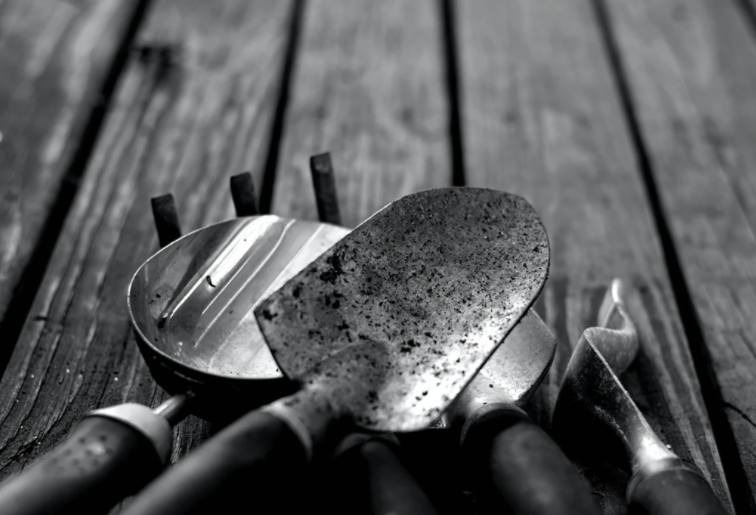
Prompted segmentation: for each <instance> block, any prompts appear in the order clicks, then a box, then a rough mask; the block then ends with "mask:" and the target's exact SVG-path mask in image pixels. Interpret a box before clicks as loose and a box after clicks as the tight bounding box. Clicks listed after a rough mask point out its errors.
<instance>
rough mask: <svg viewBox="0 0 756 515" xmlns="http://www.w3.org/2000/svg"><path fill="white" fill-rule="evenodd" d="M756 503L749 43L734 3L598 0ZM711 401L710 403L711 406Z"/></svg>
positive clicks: (753, 60)
mask: <svg viewBox="0 0 756 515" xmlns="http://www.w3.org/2000/svg"><path fill="white" fill-rule="evenodd" d="M608 12H609V13H610V19H611V20H612V23H611V26H612V27H613V28H614V30H615V33H616V38H617V43H618V48H619V50H620V55H621V58H622V62H623V63H624V65H625V69H626V72H627V75H628V83H629V87H630V92H631V97H632V99H633V104H634V106H635V108H636V113H637V118H638V122H639V126H640V128H641V132H642V139H643V143H644V145H645V147H646V149H647V152H648V155H649V161H650V165H651V167H652V171H653V176H654V178H655V182H656V184H657V186H658V191H659V195H660V199H661V203H662V206H663V208H664V212H665V215H666V217H665V218H666V220H667V222H668V225H669V228H670V231H671V233H672V237H673V240H674V242H675V244H676V247H677V249H678V257H679V260H680V264H681V268H682V272H683V274H684V276H685V279H686V283H687V285H688V288H689V290H690V294H691V298H692V301H693V304H694V306H695V308H696V314H697V318H698V321H699V323H700V325H701V328H702V331H703V334H704V340H705V344H706V346H707V348H708V352H709V354H710V355H711V358H712V365H713V367H714V371H715V372H716V378H717V380H718V383H719V386H720V387H721V392H722V396H723V398H724V407H723V408H724V409H725V411H726V413H727V416H728V419H729V423H730V425H731V427H732V430H733V432H734V435H735V440H736V443H737V447H738V450H739V455H740V460H741V461H742V463H743V466H744V469H745V473H746V476H747V478H748V483H749V484H750V488H749V489H748V490H749V492H743V494H746V495H750V497H751V499H750V502H751V510H754V507H755V506H756V454H755V453H754V451H755V450H756V423H755V422H754V421H756V396H754V394H753V391H754V384H756V317H754V314H756V236H755V231H756V148H754V142H753V137H754V134H755V133H756V102H754V99H755V98H756V96H755V95H754V93H756V45H754V33H753V31H754V27H752V26H749V20H748V19H746V18H744V17H743V12H742V11H741V10H740V9H738V8H737V6H736V5H735V3H734V2H716V3H712V2H707V1H701V0H690V1H687V2H675V1H672V0H661V1H655V2H652V1H648V0H639V1H637V2H632V5H630V4H628V3H627V2H622V1H611V2H609V3H608ZM721 408H722V407H720V409H721Z"/></svg>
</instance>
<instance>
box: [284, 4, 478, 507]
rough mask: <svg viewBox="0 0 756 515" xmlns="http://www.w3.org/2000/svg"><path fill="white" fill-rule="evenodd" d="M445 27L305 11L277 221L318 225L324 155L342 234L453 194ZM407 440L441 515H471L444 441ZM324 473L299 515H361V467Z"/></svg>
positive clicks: (413, 14)
mask: <svg viewBox="0 0 756 515" xmlns="http://www.w3.org/2000/svg"><path fill="white" fill-rule="evenodd" d="M441 26H442V21H441V13H440V9H438V6H437V3H436V2H435V1H434V0H422V1H419V0H403V1H397V0H392V1H382V2H374V1H372V0H360V1H355V0H336V1H334V0H329V1H321V0H310V1H309V2H308V3H307V10H306V12H305V16H304V20H303V28H302V34H301V40H300V50H299V52H298V54H297V58H296V65H295V70H294V82H293V86H292V88H293V89H292V91H291V105H290V106H289V107H288V112H287V117H286V125H285V131H284V144H283V147H282V148H283V152H282V154H281V156H280V158H279V167H278V172H277V182H276V184H275V188H274V191H275V195H274V199H273V203H272V206H271V211H272V212H273V213H276V214H280V215H284V216H291V217H296V218H304V219H311V220H316V219H317V217H318V214H317V209H316V202H315V194H314V188H313V183H312V178H311V172H310V169H309V160H310V157H311V156H313V155H317V154H320V153H322V152H330V154H331V159H332V161H333V167H334V172H335V178H336V197H337V198H338V201H339V211H340V214H341V219H342V223H343V224H344V225H346V226H348V227H354V226H356V225H358V224H359V223H361V222H362V221H363V220H364V219H365V218H367V217H368V216H370V215H372V214H373V212H375V211H376V210H378V209H380V208H381V207H383V206H384V205H385V204H387V203H388V202H391V201H393V200H395V199H397V198H399V197H401V196H403V195H406V194H409V193H412V192H414V191H419V190H424V189H429V188H433V187H443V186H451V183H452V171H451V160H450V158H449V156H450V151H451V149H450V144H451V143H450V136H449V108H448V101H447V98H446V84H445V69H444V64H445V63H444V58H443V39H442V36H443V34H442V29H441ZM436 433H438V432H436ZM408 436H409V435H408ZM412 436H413V437H416V438H414V439H413V440H410V441H406V442H404V445H402V449H401V453H402V457H403V458H404V459H405V460H406V463H407V465H408V467H409V469H410V470H411V472H412V473H413V474H416V475H417V478H418V480H419V481H420V483H421V484H422V487H423V488H424V489H425V491H426V492H428V494H429V495H430V496H431V498H432V500H433V502H434V504H435V506H436V508H437V509H438V512H439V513H440V514H442V515H445V514H455V515H458V514H461V513H472V512H471V511H469V510H468V511H465V510H466V508H467V506H466V505H465V504H464V502H460V497H462V485H461V482H460V481H459V479H460V478H459V473H460V472H461V470H460V468H459V467H458V466H457V465H458V463H456V462H455V461H453V460H450V459H448V458H447V457H448V456H449V455H450V454H453V452H452V450H453V446H454V442H449V441H446V440H443V435H440V436H441V437H442V438H441V440H443V441H439V438H438V436H439V435H437V434H423V433H419V434H417V435H412ZM442 447H444V450H443V451H440V450H439V449H440V448H442ZM329 466H330V468H329V469H328V474H325V473H320V474H316V477H315V478H313V479H312V482H311V483H310V484H309V485H308V486H307V487H306V489H305V490H304V491H303V497H304V498H306V499H307V506H306V509H308V510H310V511H318V510H317V509H312V506H319V507H321V508H322V510H320V511H324V510H325V511H326V512H328V513H336V514H341V513H344V514H346V513H355V512H360V513H361V512H362V511H360V510H366V509H367V507H366V506H365V504H366V503H367V501H368V499H369V498H370V496H369V495H368V490H367V488H368V487H367V484H368V475H367V472H366V471H365V470H364V467H363V468H362V469H361V468H360V467H355V463H354V462H353V461H350V460H349V459H348V458H345V460H341V461H340V460H336V461H335V462H334V463H332V464H330V465H329ZM293 512H294V511H292V513H293Z"/></svg>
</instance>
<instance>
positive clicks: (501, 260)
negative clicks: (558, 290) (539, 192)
mask: <svg viewBox="0 0 756 515" xmlns="http://www.w3.org/2000/svg"><path fill="white" fill-rule="evenodd" d="M548 264H549V246H548V239H547V237H546V232H545V230H544V228H543V225H542V224H541V222H540V220H539V219H538V216H537V215H536V213H535V211H534V210H533V208H532V207H531V206H530V205H529V204H528V203H527V202H526V201H525V200H524V199H522V198H520V197H517V196H514V195H510V194H507V193H503V192H497V191H493V190H485V189H472V188H446V189H437V190H429V191H425V192H420V193H416V194H412V195H408V196H406V197H403V198H402V199H399V200H397V201H395V202H393V203H391V204H389V205H388V206H386V207H385V208H383V209H382V210H381V211H379V212H378V213H376V214H375V215H373V216H372V217H371V218H369V219H368V220H367V221H365V222H364V223H363V224H362V225H360V226H359V227H357V228H356V229H355V230H354V231H352V232H351V233H350V234H349V235H347V236H346V237H345V238H344V239H342V240H340V241H339V242H338V243H337V244H336V245H335V246H334V247H332V248H331V249H330V250H329V251H327V252H325V253H324V254H323V255H321V257H320V258H318V259H317V260H316V261H314V262H313V263H311V264H310V265H309V266H307V267H306V268H305V269H304V270H302V272H300V273H299V274H298V275H296V276H294V277H293V278H292V279H291V280H289V281H288V282H287V283H286V284H285V285H284V286H283V287H281V289H279V290H278V291H276V292H275V293H273V294H272V295H271V296H270V297H268V299H267V300H265V301H263V302H262V303H261V304H260V305H259V306H258V307H257V308H256V309H255V315H256V318H257V320H258V322H259V324H260V328H261V329H262V332H263V335H264V336H265V339H266V341H267V343H268V346H269V347H270V349H271V352H272V354H273V357H274V358H275V360H276V362H277V363H278V365H279V367H280V369H281V370H282V372H283V373H284V374H285V375H286V376H287V377H289V378H290V379H292V380H294V381H296V382H298V383H299V384H300V385H301V389H300V390H299V391H298V392H297V393H295V394H294V395H291V396H289V397H286V398H284V399H281V400H279V401H276V402H274V403H273V404H270V405H268V406H266V407H264V408H262V409H260V410H257V411H254V412H252V413H250V414H248V415H245V416H244V417H242V418H241V419H239V420H238V421H237V422H235V423H234V424H232V425H230V426H228V427H227V428H226V429H224V430H223V431H221V432H220V433H218V434H217V435H216V436H215V437H213V438H212V439H210V440H208V441H207V442H205V443H204V444H203V445H202V446H201V447H199V448H198V449H197V450H196V451H194V452H193V453H191V454H190V455H189V456H188V457H187V458H185V459H184V460H182V461H181V462H180V463H178V464H177V465H176V466H175V467H173V469H171V470H170V471H168V472H167V473H166V474H164V475H163V476H161V477H160V478H158V479H157V480H156V481H155V482H153V483H152V484H151V485H150V486H148V487H147V488H146V489H145V491H144V492H143V493H142V494H141V495H140V496H139V497H137V498H136V499H135V501H134V502H133V503H132V504H131V505H130V506H129V507H128V508H127V510H126V511H125V512H124V513H131V514H134V513H139V514H143V515H144V514H151V513H161V514H178V513H190V512H217V511H218V510H219V509H223V507H227V508H228V509H230V507H233V506H235V505H238V503H240V502H244V500H245V499H249V498H250V495H258V496H260V495H264V494H265V493H266V490H267V489H268V488H275V487H276V486H280V485H284V486H290V483H291V479H289V478H290V477H291V476H292V475H293V474H296V471H297V470H298V469H301V468H302V467H303V466H304V465H305V464H306V463H307V462H308V461H310V459H311V458H312V457H313V455H314V457H316V458H317V457H318V456H319V455H320V454H321V453H323V449H325V448H327V447H328V446H329V442H330V441H334V440H336V439H339V438H343V436H345V435H346V434H347V433H348V432H350V431H354V430H355V429H362V430H368V431H414V430H418V429H423V428H425V427H427V426H428V425H429V424H431V423H432V422H433V421H434V420H435V419H437V418H438V417H439V416H440V415H441V413H442V412H443V411H444V410H445V409H446V407H447V406H448V405H449V403H450V402H451V401H452V400H453V399H454V398H455V397H456V396H457V395H458V394H459V393H460V391H461V390H462V389H463V388H464V387H465V385H467V383H468V382H469V381H470V380H471V379H472V377H473V376H474V375H475V374H476V373H477V372H478V370H479V369H480V368H481V367H482V366H483V363H484V362H485V361H486V359H487V358H488V357H489V355H490V354H491V353H492V352H493V351H494V350H495V349H496V347H497V346H498V345H499V344H500V343H501V342H502V341H503V340H504V338H505V337H506V335H507V333H508V332H509V331H510V330H511V328H512V327H513V326H514V325H515V324H516V323H517V321H518V320H519V319H520V318H521V317H522V316H523V315H524V314H525V313H526V312H527V309H528V308H529V307H530V305H531V304H532V303H533V301H534V300H535V299H536V297H537V296H538V294H539V293H540V290H541V288H542V287H543V284H544V282H545V280H546V276H547V272H548ZM287 479H288V482H287Z"/></svg>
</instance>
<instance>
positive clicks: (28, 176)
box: [0, 0, 140, 369]
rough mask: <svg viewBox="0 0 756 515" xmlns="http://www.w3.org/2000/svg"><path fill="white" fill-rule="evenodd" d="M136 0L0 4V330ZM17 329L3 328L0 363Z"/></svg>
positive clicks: (21, 309)
mask: <svg viewBox="0 0 756 515" xmlns="http://www.w3.org/2000/svg"><path fill="white" fill-rule="evenodd" d="M138 5H139V3H138V2H131V1H124V0H105V1H99V0H85V1H82V2H77V3H76V4H74V3H71V2H58V1H54V0H12V1H5V2H2V3H0V70H2V72H0V184H1V185H2V187H1V188H0V241H2V244H0V322H1V323H2V326H1V327H2V329H3V330H4V331H5V332H10V333H17V331H18V325H17V324H16V322H15V320H9V319H6V313H7V312H8V310H9V309H11V303H14V304H15V303H16V302H18V303H19V305H18V306H16V305H14V306H13V308H14V311H13V312H12V315H11V318H13V317H19V316H20V317H21V318H23V316H25V314H26V313H25V309H28V302H24V300H22V298H21V297H23V294H22V291H21V289H20V288H21V287H22V286H23V287H25V288H26V289H27V293H28V296H29V297H31V295H33V291H32V290H33V289H34V285H33V284H29V283H34V282H35V280H34V279H35V276H36V275H39V274H42V273H43V270H42V269H39V267H41V266H44V263H38V264H36V266H37V268H38V269H35V270H29V271H27V267H29V266H30V261H31V259H32V255H33V253H34V252H35V249H36V248H37V247H40V246H41V247H44V246H47V245H49V244H50V243H49V242H47V241H41V239H40V238H41V237H42V232H43V230H44V229H45V223H46V221H47V218H48V216H50V211H51V210H52V209H53V206H54V205H55V204H56V200H57V198H58V196H59V195H61V194H62V193H64V192H61V187H62V185H63V180H64V177H66V176H67V175H71V176H72V177H75V176H76V175H77V173H78V172H80V169H77V168H76V166H77V163H75V160H76V153H77V149H78V148H79V146H80V145H81V144H82V143H83V142H82V138H83V136H84V134H85V129H86V128H87V125H88V123H89V122H90V119H91V116H92V115H93V113H94V112H95V110H96V108H97V107H98V105H99V103H100V102H101V100H102V98H101V93H102V92H103V87H104V85H105V82H106V78H107V76H108V72H109V70H110V69H111V66H113V64H114V62H115V56H116V54H117V52H118V50H119V48H120V45H121V41H122V39H124V35H125V34H127V31H128V28H129V24H130V22H131V20H132V18H133V17H134V15H135V13H138V12H140V11H139V10H138V9H137V7H138ZM63 215H65V213H57V216H63ZM54 216H55V215H54ZM55 221H56V220H55V219H54V218H53V224H54V223H55ZM53 232H54V231H53ZM56 236H57V234H51V235H48V237H52V238H55V237H56ZM25 273H26V274H27V275H24V274H25ZM24 280H26V283H25V284H23V281H24ZM10 326H13V327H12V328H11V327H10ZM16 336H17V334H6V339H5V341H4V342H3V348H2V349H0V369H1V368H2V366H3V365H4V364H5V359H7V357H8V356H9V355H10V352H11V351H12V348H13V344H14V343H15V342H14V339H15V337H16Z"/></svg>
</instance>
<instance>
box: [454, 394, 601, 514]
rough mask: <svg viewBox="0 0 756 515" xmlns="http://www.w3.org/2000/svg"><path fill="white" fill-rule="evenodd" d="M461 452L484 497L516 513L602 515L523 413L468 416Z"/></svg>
mask: <svg viewBox="0 0 756 515" xmlns="http://www.w3.org/2000/svg"><path fill="white" fill-rule="evenodd" d="M463 451H464V453H465V455H466V458H467V459H468V460H469V463H470V465H471V466H472V467H473V473H474V474H475V475H476V476H477V479H478V480H479V482H480V484H479V486H480V487H482V492H481V493H483V494H484V495H488V496H489V497H491V498H492V500H493V502H497V501H498V502H500V503H502V504H504V505H505V506H507V507H508V508H509V509H510V510H511V513H514V514H518V515H525V514H527V515H535V514H545V513H548V514H553V515H561V514H564V515H568V514H574V513H581V514H584V515H588V514H595V515H600V513H601V512H600V511H599V508H598V506H597V505H596V503H595V501H594V500H593V498H592V496H591V492H590V490H589V489H588V486H587V485H586V484H585V482H584V481H583V479H582V477H580V475H579V474H578V471H577V470H576V469H575V467H574V466H573V465H572V463H571V462H570V460H569V459H567V457H566V456H565V455H564V454H563V453H562V451H561V449H560V448H559V447H558V446H557V445H556V444H555V443H554V441H553V440H552V439H551V438H550V437H549V436H548V435H547V434H546V432H545V431H543V429H541V428H540V427H539V426H538V425H536V424H535V423H534V422H533V421H532V420H530V419H529V418H528V417H527V416H526V415H525V414H524V413H521V412H519V411H515V410H512V409H502V410H489V411H487V412H486V413H485V414H483V415H482V416H479V417H477V418H476V419H474V420H471V421H470V422H468V424H467V429H466V431H465V433H464V441H463Z"/></svg>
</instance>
